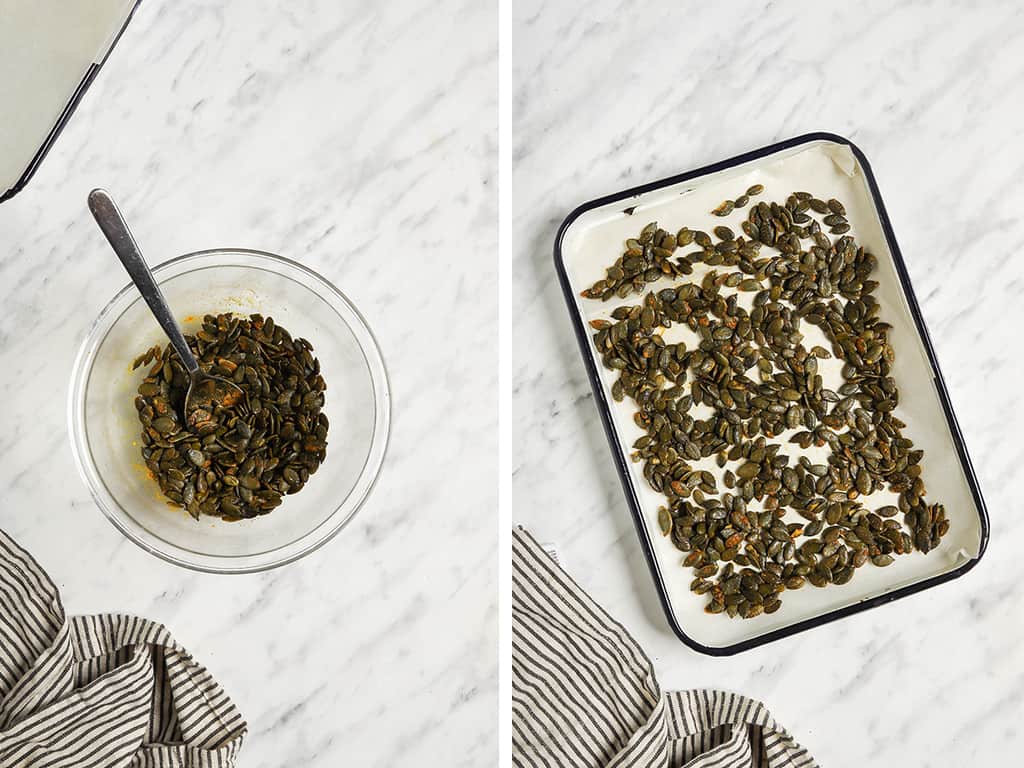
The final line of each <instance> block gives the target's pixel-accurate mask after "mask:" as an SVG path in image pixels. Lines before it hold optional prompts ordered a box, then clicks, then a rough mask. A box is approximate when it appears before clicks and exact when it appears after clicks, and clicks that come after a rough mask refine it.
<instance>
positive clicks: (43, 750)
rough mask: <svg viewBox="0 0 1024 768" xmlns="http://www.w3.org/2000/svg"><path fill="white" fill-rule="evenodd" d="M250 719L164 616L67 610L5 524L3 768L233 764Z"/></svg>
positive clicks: (0, 641) (0, 681) (1, 564)
mask: <svg viewBox="0 0 1024 768" xmlns="http://www.w3.org/2000/svg"><path fill="white" fill-rule="evenodd" d="M245 729H246V725H245V721H244V720H243V719H242V716H241V715H240V714H239V712H238V710H237V709H235V706H234V704H232V703H231V700H230V699H229V698H228V697H227V694H225V693H224V691H223V690H222V689H221V687H220V686H219V685H218V684H217V683H216V682H215V681H214V680H213V678H212V677H211V676H210V673H209V672H207V671H206V669H205V668H204V667H203V666H201V665H200V664H198V663H197V662H196V661H195V660H193V658H192V657H191V656H190V655H189V654H188V652H187V651H185V649H184V648H182V647H181V646H180V645H178V644H177V643H176V642H175V641H174V639H173V638H172V637H171V635H170V633H168V631H167V630H166V629H165V628H164V627H163V626H162V625H160V624H155V623H153V622H151V621H147V620H145V619H139V618H136V617H134V616H118V615H110V614H106V615H99V616H75V617H72V618H70V619H69V618H68V617H67V616H66V615H65V614H64V608H63V606H62V605H61V601H60V595H59V594H58V592H57V588H56V586H55V585H54V584H53V582H52V581H51V580H50V578H49V576H47V575H46V572H45V571H43V569H42V568H41V567H40V566H39V564H38V563H36V561H35V560H34V559H33V558H32V557H31V555H29V554H28V553H27V552H25V551H24V550H23V549H21V548H20V547H18V546H17V545H16V544H15V543H14V542H13V541H12V540H11V539H10V538H9V537H8V536H7V535H6V534H5V533H4V532H3V531H0V766H3V768H15V767H17V768H172V767H173V768H230V766H233V765H234V764H235V756H236V754H237V753H238V750H239V747H241V744H242V738H243V736H244V734H245Z"/></svg>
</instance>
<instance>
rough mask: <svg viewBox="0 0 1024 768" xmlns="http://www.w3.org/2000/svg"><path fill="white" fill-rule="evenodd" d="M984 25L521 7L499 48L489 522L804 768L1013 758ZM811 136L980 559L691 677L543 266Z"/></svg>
mask: <svg viewBox="0 0 1024 768" xmlns="http://www.w3.org/2000/svg"><path fill="white" fill-rule="evenodd" d="M684 5H685V6H687V7H686V8H685V9H684V8H683V7H682V6H684ZM573 6H575V7H573ZM584 8H585V10H584ZM985 8H986V10H985V11H984V12H980V11H965V10H962V9H960V10H958V9H954V8H953V4H943V3H938V4H937V3H899V4H882V3H868V4H856V5H844V6H839V5H838V4H818V5H815V6H813V7H812V6H808V5H807V4H804V3H795V2H762V3H753V4H743V7H742V10H741V9H740V7H739V6H737V5H735V4H725V3H720V4H711V3H705V4H697V3H689V4H679V3H673V2H662V3H650V2H646V3H641V2H628V1H627V2H621V1H618V2H615V1H608V0H597V2H593V3H587V4H586V5H585V6H584V5H583V4H580V3H575V4H568V3H555V2H550V0H549V1H548V2H543V1H542V0H531V1H530V2H525V3H519V4H516V6H515V8H514V10H513V11H512V12H511V14H510V15H511V21H512V29H511V30H509V31H508V33H507V35H508V46H507V47H503V49H502V50H503V55H504V54H505V52H506V51H507V50H510V51H511V52H510V54H509V55H510V56H511V57H512V61H511V64H510V72H511V78H512V81H513V83H514V91H513V93H512V94H511V97H510V118H511V126H510V127H509V128H508V130H506V131H505V133H504V134H503V135H511V137H512V138H511V143H512V146H511V148H510V149H509V152H510V154H511V158H512V165H513V174H512V180H511V190H510V191H508V194H509V196H510V199H511V205H510V208H511V210H510V215H509V217H508V219H507V220H506V221H505V222H504V223H503V226H507V227H509V228H510V229H511V231H512V232H513V234H512V236H511V237H510V239H511V241H512V243H513V244H514V248H513V249H512V252H511V253H508V254H506V258H508V259H510V262H511V265H510V267H509V272H510V273H511V275H512V277H513V278H514V279H513V281H512V283H511V286H510V287H506V297H507V300H508V301H509V303H510V314H511V316H512V317H513V318H514V323H515V332H514V333H511V334H507V335H506V337H505V338H506V339H508V340H509V341H508V343H507V344H506V346H505V347H504V349H503V354H506V355H508V356H510V357H511V358H512V364H511V370H512V382H513V392H512V400H511V405H510V407H509V410H508V420H509V424H510V425H511V426H510V427H509V428H508V429H509V430H511V431H512V438H511V440H510V464H511V466H512V468H513V471H514V474H513V480H512V482H511V491H510V494H509V498H508V499H507V501H508V507H507V509H508V512H507V513H506V516H507V517H508V518H510V521H511V522H517V523H520V524H523V525H524V526H526V527H527V528H528V529H530V530H531V531H532V532H533V533H534V535H535V536H537V538H538V539H539V540H541V541H542V542H551V543H554V544H555V545H556V546H557V547H558V549H559V552H560V554H561V555H562V557H563V558H564V559H565V561H566V564H567V566H568V568H569V570H570V572H571V573H572V574H573V575H574V576H575V577H576V578H577V579H578V581H579V582H580V583H581V585H582V586H583V587H584V588H585V589H586V590H588V591H589V593H590V594H591V595H592V596H593V597H594V598H595V599H597V600H598V601H599V602H600V603H602V604H603V605H604V606H605V607H606V608H607V609H609V610H610V612H611V613H612V615H614V616H615V617H616V618H618V619H619V620H621V621H622V622H623V623H624V624H625V626H626V627H627V628H628V629H629V630H630V632H632V633H633V634H634V636H635V637H636V638H637V639H638V640H639V642H640V643H641V645H642V646H644V647H645V648H646V649H647V651H648V652H649V654H650V655H651V656H652V657H653V659H654V661H655V665H656V668H657V670H658V673H659V677H660V680H661V682H662V684H663V685H664V686H665V687H666V688H693V687H705V686H715V687H723V688H728V689H733V690H736V691H739V692H742V693H744V694H747V695H749V696H753V697H756V698H758V699H761V700H763V701H764V702H765V703H766V704H767V705H768V707H769V708H770V709H771V710H772V712H773V713H774V714H775V715H776V717H777V718H778V719H779V721H780V722H782V723H783V724H785V725H786V726H787V727H789V728H790V729H791V730H792V731H793V733H794V734H795V735H796V737H797V739H798V740H799V741H800V742H801V743H803V744H804V745H805V746H807V747H808V748H809V749H810V751H811V753H812V754H814V755H815V756H816V757H817V758H818V759H819V761H820V763H821V764H822V765H825V766H835V767H838V766H858V765H866V764H874V765H886V766H888V765H915V766H954V765H986V764H996V763H1000V762H1005V758H1007V757H1010V756H1012V755H1015V754H1018V753H1019V752H1020V749H1021V748H1022V747H1024V730H1022V726H1021V720H1020V713H1021V711H1022V710H1024V700H1022V697H1024V643H1022V642H1021V641H1022V639H1024V618H1022V616H1024V590H1022V589H1020V588H1019V584H1020V583H1021V580H1022V579H1024V561H1022V559H1021V557H1020V551H1021V550H1020V546H1019V543H1018V542H1019V540H1020V539H1019V537H1021V536H1024V519H1022V517H1021V515H1020V514H1019V513H1018V511H1017V510H1018V508H1019V506H1020V504H1019V499H1018V497H1017V493H1018V491H1019V490H1020V488H1019V478H1020V476H1021V462H1022V460H1024V451H1022V449H1021V447H1020V440H1019V435H1020V434H1021V432H1022V431H1024V412H1022V411H1021V410H1020V407H1019V397H1018V389H1019V386H1020V384H1019V382H1020V381H1021V380H1022V374H1024V362H1022V361H1024V357H1022V355H1021V344H1020V341H1019V339H1018V336H1019V334H1018V333H1017V331H1016V330H1015V329H1017V328H1019V327H1020V326H1021V324H1022V323H1024V304H1022V303H1021V301H1020V300H1019V293H1020V289H1021V285H1022V282H1024V262H1022V261H1021V259H1020V258H1019V257H1018V255H1017V251H1016V249H1017V248H1018V247H1021V245H1022V244H1024V217H1022V216H1021V211H1022V210H1024V186H1022V184H1021V183H1020V179H1021V175H1022V171H1024V144H1022V143H1021V141H1020V130H1019V122H1020V119H1021V117H1022V116H1024V112H1022V111H1021V107H1020V104H1021V103H1024V77H1022V75H1024V56H1022V55H1021V51H1022V50H1024V9H1021V8H1020V6H1019V5H1017V4H1014V3H1008V2H1007V3H989V4H986V5H985ZM811 131H830V132H834V133H838V134H841V135H845V136H847V137H849V138H850V139H852V140H853V141H854V142H856V143H857V144H858V145H859V146H860V147H861V149H863V150H864V151H865V153H866V154H867V156H868V158H869V159H870V161H871V163H872V166H873V168H874V171H875V174H876V177H877V179H878V183H879V186H880V187H881V191H882V194H883V195H884V198H885V201H886V204H887V207H888V212H889V215H890V217H891V219H892V223H893V227H894V229H895V232H896V235H897V238H898V240H899V243H900V245H901V248H902V252H903V255H904V258H905V260H906V262H907V266H908V269H909V272H910V275H911V278H912V281H913V284H914V286H915V289H916V293H917V296H918V299H919V300H920V303H921V307H922V311H923V314H924V316H925V320H926V322H927V324H928V326H929V328H930V331H931V336H932V340H933V342H934V346H935V348H936V352H937V355H938V358H939V361H940V364H941V365H942V367H943V370H944V374H945V377H946V381H947V384H948V387H949V390H950V394H951V397H952V401H953V404H954V407H955V409H956V413H957V416H958V419H959V423H960V426H961V428H962V430H963V433H964V436H965V439H966V442H967V445H968V448H969V449H970V451H971V455H972V458H973V460H974V464H975V468H976V471H977V474H978V476H979V479H980V482H981V486H982V490H983V492H984V494H985V496H986V500H987V503H988V508H989V512H990V515H991V523H992V528H991V542H990V546H989V550H988V553H987V555H986V556H985V558H984V559H983V560H982V562H981V563H980V564H979V565H978V567H977V568H975V569H974V571H972V572H971V573H970V574H968V575H967V576H965V577H964V578H962V579H960V580H957V581H954V582H951V583H949V584H946V585H943V586H940V587H938V588H935V589H933V590H930V591H927V592H925V593H923V594H920V595H917V596H914V597H910V598H907V599H904V600H900V601H898V602H896V603H894V604H891V605H888V606H885V607H881V608H877V609H875V610H871V611H868V612H866V613H863V614H860V615H858V616H855V617H851V618H848V619H845V620H841V621H838V622H835V623H832V624H830V625H827V626H824V627H820V628H818V629H815V630H812V631H809V632H805V633H802V634H799V635H797V636H795V637H792V638H789V639H786V640H782V641H779V642H775V643H772V644H769V645H767V646H764V647H761V648H758V649H755V650H751V651H748V652H745V653H742V654H740V655H738V656H734V657H730V658H725V659H716V658H710V657H706V656H702V655H699V654H697V653H696V652H693V651H691V650H689V649H688V648H686V647H685V646H683V645H682V644H681V643H680V642H679V641H678V640H677V639H676V638H675V637H674V636H673V635H672V634H671V631H670V630H669V627H668V625H667V623H666V621H665V619H664V616H663V614H662V612H661V608H660V606H659V604H658V601H657V598H656V596H655V592H654V589H653V585H652V583H651V578H650V575H649V573H648V570H647V565H646V563H645V561H644V559H643V555H642V553H641V550H640V546H639V543H638V539H637V535H636V532H635V530H634V526H633V522H632V520H631V518H630V515H629V512H628V510H627V508H626V505H625V501H624V498H623V494H622V489H621V487H620V484H619V480H618V478H617V476H616V474H615V472H614V469H613V466H612V462H611V455H610V453H609V449H608V446H607V443H606V441H605V436H604V433H603V430H602V427H601V424H600V420H599V417H598V413H597V410H596V408H595V404H594V402H593V398H592V396H591V390H590V385H589V383H588V380H587V378H586V375H585V371H584V368H583V364H582V361H581V358H580V354H579V350H578V347H577V342H576V339H575V336H574V334H573V332H572V328H571V326H570V324H569V319H568V315H567V313H566V308H565V303H564V300H563V297H562V294H561V290H560V289H559V287H558V285H557V283H556V280H555V275H554V272H553V268H552V261H551V246H552V243H553V241H554V236H555V231H556V228H557V226H558V224H559V223H560V222H561V220H562V219H563V218H564V217H565V216H566V214H567V213H568V212H569V211H570V210H572V209H573V208H574V207H576V206H577V205H578V204H580V203H582V202H584V201H586V200H590V199H593V198H595V197H599V196H601V195H604V194H608V193H611V192H615V191H618V190H621V189H624V188H627V187H631V186H634V185H637V184H641V183H644V182H648V181H653V180H656V179H660V178H664V177H666V176H670V175H673V174H675V173H679V172H682V171H684V170H688V169H691V168H696V167H699V166H702V165H705V164H707V163H710V162H714V161H717V160H721V159H724V158H728V157H731V156H733V155H736V154H739V153H741V152H744V151H747V150H750V149H754V148H757V147H760V146H763V145H766V144H769V143H771V142H775V141H778V140H781V139H784V138H787V137H791V136H796V135H799V134H802V133H807V132H811ZM503 501H505V499H503Z"/></svg>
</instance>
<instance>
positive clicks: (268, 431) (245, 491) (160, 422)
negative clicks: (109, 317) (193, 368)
mask: <svg viewBox="0 0 1024 768" xmlns="http://www.w3.org/2000/svg"><path fill="white" fill-rule="evenodd" d="M185 339H186V341H187V342H188V344H189V347H190V348H191V350H192V352H193V354H194V355H195V357H196V360H197V361H198V362H199V367H200V368H201V369H202V370H203V371H205V372H207V373H210V374H214V375H216V376H222V377H224V378H226V379H228V380H230V381H233V382H234V383H235V384H237V385H238V386H239V388H241V390H242V391H243V393H244V394H245V397H244V398H242V399H241V400H240V401H239V402H238V403H235V404H232V405H230V406H227V407H225V406H222V405H215V406H214V407H213V410H212V412H210V414H209V417H208V418H205V419H203V420H202V421H199V422H197V423H195V424H194V425H192V424H188V423H187V422H186V420H185V419H184V417H183V413H182V411H183V407H184V402H185V394H186V392H187V390H188V384H189V376H188V374H187V373H186V371H185V368H184V366H183V365H182V364H181V360H180V358H179V357H178V355H177V353H176V352H174V350H173V348H172V347H171V346H170V344H168V345H167V346H166V347H164V348H163V349H161V348H160V347H159V346H155V347H153V348H151V349H150V350H148V351H147V352H145V353H144V354H142V355H140V356H139V357H138V358H136V360H135V362H134V364H133V369H135V368H139V367H140V366H144V365H148V366H151V367H150V368H149V369H148V371H147V374H146V377H145V379H144V380H143V382H142V383H141V384H140V385H139V388H138V395H137V396H136V398H135V408H136V410H137V411H138V416H139V421H141V422H142V426H143V431H142V458H143V459H144V460H145V463H146V467H147V468H148V469H149V471H150V473H151V474H152V476H153V477H154V478H155V479H156V481H157V482H158V483H159V485H160V490H161V491H162V492H163V494H164V496H166V497H167V499H168V500H169V501H170V503H171V504H173V505H175V506H180V507H183V508H184V509H186V510H187V511H188V512H189V514H190V515H192V517H194V518H196V519H197V520H198V519H199V517H200V515H211V516H217V517H221V518H223V519H225V520H238V519H242V518H250V517H257V516H259V515H264V514H267V513H268V512H270V511H272V510H273V509H274V508H276V507H277V506H278V505H280V503H281V499H282V497H283V496H284V495H285V494H290V493H297V492H298V491H300V490H301V489H302V487H303V486H304V485H305V484H306V482H307V481H308V480H309V476H310V475H311V474H313V473H314V472H316V470H317V469H318V468H319V466H320V464H321V463H322V462H323V460H324V458H325V457H326V455H327V428H328V421H327V416H326V415H325V414H324V413H323V412H322V410H321V409H322V408H323V405H324V390H325V388H326V387H325V384H324V379H323V376H321V375H320V363H319V361H318V360H317V359H316V358H315V357H314V356H313V347H312V345H311V344H310V343H309V342H308V341H306V340H305V339H300V338H295V339H293V338H292V336H291V334H289V333H288V331H287V330H285V329H284V328H282V327H281V326H279V325H277V324H275V323H274V319H273V318H271V317H267V318H264V317H263V316H261V315H258V314H254V315H251V316H249V317H248V318H246V317H241V316H238V315H232V314H219V315H206V316H205V317H204V318H203V324H202V328H201V329H200V330H199V331H198V332H197V333H196V334H195V335H194V336H189V335H186V337H185Z"/></svg>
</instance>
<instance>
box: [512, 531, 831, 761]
mask: <svg viewBox="0 0 1024 768" xmlns="http://www.w3.org/2000/svg"><path fill="white" fill-rule="evenodd" d="M512 763H513V765H516V766H530V767H531V768H532V767H533V766H536V767H537V768H541V767H543V768H655V767H657V768H681V767H682V766H684V765H685V766H686V768H741V766H742V768H750V767H751V766H755V767H757V768H780V767H781V766H791V767H792V768H813V767H814V766H816V765H817V764H816V763H815V762H814V759H813V758H812V757H811V756H810V755H809V754H808V753H807V750H805V749H803V748H802V747H800V745H799V744H797V743H796V742H795V741H793V739H792V738H791V737H790V736H789V734H788V733H786V731H785V730H784V729H783V728H782V727H781V726H780V725H779V724H778V723H776V722H775V721H774V720H773V719H772V717H771V715H769V714H768V710H766V709H765V707H764V705H763V704H761V703H760V702H757V701H753V700H752V699H748V698H745V697H743V696H739V695H737V694H734V693H728V692H725V691H711V690H693V691H678V692H671V693H664V692H662V690H661V688H660V687H659V685H658V681H657V680H656V679H655V676H654V669H653V667H652V665H651V662H650V661H649V660H648V658H647V657H646V656H645V655H644V653H643V651H642V650H640V646H639V645H637V643H636V641H635V640H634V639H633V638H632V637H631V636H630V635H629V633H628V632H627V631H626V630H625V628H624V627H623V626H622V625H621V624H619V623H618V622H617V621H615V620H614V619H612V618H611V617H610V616H609V615H608V614H607V613H605V612H604V610H602V608H601V607H600V606H599V605H598V604H597V603H595V602H594V601H593V600H591V599H590V597H588V596H587V594H586V593H585V592H583V590H581V589H580V588H579V586H578V585H577V584H576V583H575V582H574V581H573V580H572V579H571V578H569V576H568V575H566V573H565V571H563V570H562V569H561V568H560V567H559V566H558V565H557V564H556V563H555V561H554V560H553V559H552V558H551V557H550V556H549V555H548V554H547V553H546V552H545V551H544V549H543V548H542V547H541V546H540V545H539V544H538V543H537V542H536V541H534V539H533V538H532V537H531V536H530V535H529V534H528V533H527V532H526V531H524V530H522V529H521V528H517V529H515V531H514V532H513V550H512Z"/></svg>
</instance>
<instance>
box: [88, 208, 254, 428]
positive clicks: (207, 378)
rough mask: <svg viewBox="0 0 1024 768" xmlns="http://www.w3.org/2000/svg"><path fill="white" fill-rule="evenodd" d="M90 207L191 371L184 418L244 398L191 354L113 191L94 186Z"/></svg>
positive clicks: (204, 418)
mask: <svg viewBox="0 0 1024 768" xmlns="http://www.w3.org/2000/svg"><path fill="white" fill-rule="evenodd" d="M89 210H90V211H92V215H93V218H94V219H96V223H97V224H99V226H100V229H101V230H103V234H104V235H106V237H107V241H108V242H109V243H110V247H111V248H113V249H114V253H116V254H117V257H118V258H119V259H120V260H121V263H122V264H123V265H124V268H125V269H126V270H128V274H129V276H131V278H132V282H133V283H135V287H136V288H138V289H139V293H141V294H142V298H143V299H145V301H146V304H148V305H149V309H150V311H151V312H152V313H153V316H154V317H155V318H156V321H157V322H158V323H160V327H161V328H163V330H164V333H166V334H167V338H168V339H170V340H171V345H172V346H173V347H174V350H175V351H176V352H177V353H178V357H180V358H181V362H182V363H183V364H184V366H185V370H186V371H188V375H189V385H188V392H187V393H186V395H185V408H184V414H183V415H184V417H185V422H186V423H187V424H189V425H191V426H199V425H202V424H203V423H205V422H209V421H210V420H211V416H212V412H213V408H214V407H215V406H216V405H221V406H225V407H230V406H232V405H234V404H235V403H237V402H239V401H240V400H242V399H243V398H244V397H245V393H244V392H242V390H241V389H239V388H238V387H237V386H236V385H235V384H233V383H232V382H230V381H228V380H227V379H224V378H221V377H220V376H214V375H213V374H209V373H203V372H202V371H201V370H199V363H197V362H196V359H195V357H194V356H193V355H192V350H191V349H189V347H188V343H187V342H186V341H185V337H184V335H183V334H182V332H181V328H180V327H178V323H177V321H176V320H175V319H174V315H173V314H172V313H171V308H170V307H169V306H168V305H167V300H166V299H165V298H164V294H163V292H162V291H161V290H160V286H159V285H157V283H156V280H155V279H154V278H153V273H152V272H150V270H149V267H148V266H147V264H146V262H145V260H144V259H143V258H142V253H141V252H140V251H139V246H138V245H137V244H136V242H135V238H134V237H132V233H131V232H130V231H129V230H128V224H127V223H125V220H124V217H123V216H122V215H121V212H120V211H119V210H118V209H117V206H116V205H115V204H114V201H113V200H112V199H111V197H110V195H108V194H107V192H106V191H105V190H102V189H94V190H93V191H92V192H90V193H89Z"/></svg>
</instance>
